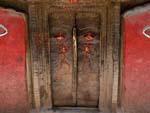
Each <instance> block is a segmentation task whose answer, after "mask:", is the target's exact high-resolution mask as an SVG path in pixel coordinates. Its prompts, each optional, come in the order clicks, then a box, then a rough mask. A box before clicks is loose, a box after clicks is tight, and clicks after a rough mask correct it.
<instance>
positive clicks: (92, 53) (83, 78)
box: [76, 13, 100, 107]
mask: <svg viewBox="0 0 150 113" xmlns="http://www.w3.org/2000/svg"><path fill="white" fill-rule="evenodd" d="M76 18H77V29H78V30H77V31H78V34H77V35H78V36H77V40H78V41H77V44H78V80H77V106H88V107H90V106H91V107H96V106H98V100H99V42H100V40H99V15H97V14H92V13H79V14H77V17H76Z"/></svg>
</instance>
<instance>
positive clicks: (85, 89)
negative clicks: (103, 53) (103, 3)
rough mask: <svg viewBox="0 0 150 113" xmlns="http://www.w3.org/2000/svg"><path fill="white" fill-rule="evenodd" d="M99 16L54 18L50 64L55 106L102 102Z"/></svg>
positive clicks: (62, 15) (88, 14)
mask: <svg viewBox="0 0 150 113" xmlns="http://www.w3.org/2000/svg"><path fill="white" fill-rule="evenodd" d="M99 20H100V19H99V15H97V14H96V13H95V14H94V13H92V14H91V13H82V12H81V13H78V14H76V15H73V14H70V15H68V14H65V13H54V14H51V15H50V19H49V23H50V35H51V42H50V44H51V45H50V47H51V49H50V62H51V66H50V67H51V68H50V70H51V75H52V97H53V104H54V106H58V107H64V106H77V107H97V106H98V103H99V84H100V83H99V71H100V70H99V69H100V68H99V55H100V54H99V45H100V43H99V42H100V37H99V34H100V33H99V25H100V24H99Z"/></svg>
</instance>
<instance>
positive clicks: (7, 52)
mask: <svg viewBox="0 0 150 113" xmlns="http://www.w3.org/2000/svg"><path fill="white" fill-rule="evenodd" d="M0 24H3V25H4V26H5V27H6V28H7V29H8V34H7V35H5V36H2V37H0V113H28V101H27V88H26V76H25V75H26V68H25V65H26V64H25V62H26V59H25V55H26V47H25V45H26V44H25V40H26V38H27V23H26V20H25V18H24V15H23V14H20V13H17V12H15V11H13V10H8V9H3V8H0ZM1 30H2V29H1ZM1 32H2V31H1Z"/></svg>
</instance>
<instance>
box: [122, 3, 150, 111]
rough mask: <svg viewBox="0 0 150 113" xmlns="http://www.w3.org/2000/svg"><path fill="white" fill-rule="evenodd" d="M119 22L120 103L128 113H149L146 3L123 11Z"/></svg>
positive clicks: (148, 14) (149, 15)
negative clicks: (121, 54) (121, 46)
mask: <svg viewBox="0 0 150 113" xmlns="http://www.w3.org/2000/svg"><path fill="white" fill-rule="evenodd" d="M123 25H124V26H123V37H124V68H123V84H124V94H123V105H124V107H125V111H128V110H129V111H130V112H131V113H150V38H148V37H146V36H144V35H143V29H144V28H145V27H146V26H149V27H150V5H147V6H143V7H138V8H135V9H134V10H131V11H129V12H127V13H126V14H125V15H124V21H123ZM146 33H147V34H149V35H150V29H149V30H147V31H146Z"/></svg>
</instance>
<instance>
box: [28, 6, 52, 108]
mask: <svg viewBox="0 0 150 113" xmlns="http://www.w3.org/2000/svg"><path fill="white" fill-rule="evenodd" d="M46 11H47V10H46V7H44V6H41V5H34V4H33V5H31V6H30V7H29V16H30V34H31V35H30V36H31V39H30V49H31V60H32V62H31V65H32V79H33V98H34V99H33V100H34V106H35V108H36V109H40V108H41V107H44V108H49V107H51V106H52V105H51V104H52V102H51V91H50V90H51V87H50V85H51V84H50V66H49V50H50V49H49V31H48V20H47V19H48V15H47V13H46Z"/></svg>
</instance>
